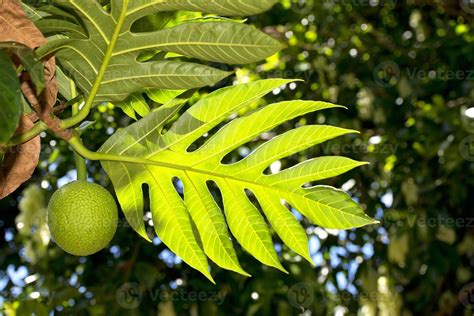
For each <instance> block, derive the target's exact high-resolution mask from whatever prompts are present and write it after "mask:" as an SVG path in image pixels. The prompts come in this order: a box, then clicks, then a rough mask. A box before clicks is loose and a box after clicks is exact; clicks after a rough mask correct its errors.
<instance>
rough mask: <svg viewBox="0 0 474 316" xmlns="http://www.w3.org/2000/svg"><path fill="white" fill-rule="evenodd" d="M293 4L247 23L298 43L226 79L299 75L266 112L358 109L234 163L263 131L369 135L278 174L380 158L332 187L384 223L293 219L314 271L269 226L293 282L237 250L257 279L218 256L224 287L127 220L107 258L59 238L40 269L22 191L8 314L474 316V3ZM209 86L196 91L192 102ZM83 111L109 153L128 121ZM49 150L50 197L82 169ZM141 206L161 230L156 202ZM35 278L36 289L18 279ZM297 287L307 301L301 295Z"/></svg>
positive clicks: (44, 171) (7, 251) (44, 166)
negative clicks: (315, 164)
mask: <svg viewBox="0 0 474 316" xmlns="http://www.w3.org/2000/svg"><path fill="white" fill-rule="evenodd" d="M292 3H293V2H292V1H288V0H284V1H282V4H279V5H277V6H275V7H274V8H273V9H272V10H271V11H269V12H267V13H264V14H260V15H258V16H257V17H251V18H249V20H248V22H247V23H248V24H254V25H256V26H257V27H259V28H264V27H265V32H267V33H269V34H272V36H274V37H276V38H280V39H281V40H282V41H285V42H286V41H287V42H288V48H286V49H284V50H283V51H282V52H280V53H278V54H276V55H273V56H271V57H269V58H268V59H267V60H266V62H265V63H263V64H258V65H249V66H245V67H240V68H237V72H236V76H234V77H231V78H229V79H228V80H227V81H226V83H227V84H230V83H231V82H243V83H246V82H253V81H256V80H259V79H262V78H271V77H282V76H283V77H287V78H295V77H298V78H302V79H304V80H305V83H299V82H292V83H288V84H286V85H284V86H282V87H281V88H278V89H275V91H272V93H271V94H269V95H267V97H266V99H265V102H264V101H259V102H258V105H259V106H261V107H262V108H265V107H263V105H264V104H265V103H268V104H273V103H278V102H282V101H284V100H292V99H295V98H296V99H306V100H324V101H326V102H330V103H333V104H345V105H348V111H324V112H316V113H314V114H312V113H308V114H306V115H305V116H304V117H302V118H298V119H293V120H290V121H288V122H286V123H284V124H282V125H281V126H279V127H276V128H275V129H274V130H273V131H272V132H271V133H268V134H266V135H262V137H261V138H258V139H256V140H254V141H253V142H248V143H247V144H245V145H243V146H241V148H239V149H238V150H235V151H232V153H231V154H229V155H228V157H226V159H227V160H226V161H231V162H232V161H239V160H241V159H243V158H244V157H245V156H246V155H248V153H249V152H252V151H254V150H255V149H256V148H257V147H258V146H259V145H260V144H261V143H262V142H264V141H266V140H267V138H266V137H267V136H268V135H270V136H272V135H274V133H275V134H281V133H284V132H286V131H287V130H289V129H293V128H296V127H300V126H305V125H307V124H308V122H311V123H313V122H316V123H317V124H330V125H335V126H344V127H346V128H351V129H356V130H360V131H362V133H361V135H360V136H358V137H352V136H351V135H347V136H343V137H341V138H338V139H334V140H331V141H330V142H328V143H324V144H322V145H320V146H316V147H313V148H311V149H308V150H305V151H302V152H299V153H298V154H295V155H292V156H290V157H286V158H282V159H281V160H280V162H279V163H276V164H274V165H273V166H272V167H271V168H270V169H273V170H278V167H279V166H281V167H282V168H285V167H287V166H293V165H296V164H298V163H300V162H303V161H306V160H308V159H311V158H314V157H319V156H326V155H345V156H346V155H347V156H350V157H351V158H352V159H354V160H357V161H369V162H370V163H371V164H370V165H367V166H364V167H363V168H359V169H357V171H352V172H350V173H348V174H346V175H342V176H340V177H338V178H337V179H328V180H325V181H323V183H325V184H328V185H331V186H335V187H340V186H343V187H344V188H345V189H348V190H349V194H350V195H351V196H352V197H353V198H355V199H356V200H357V201H358V202H359V203H360V204H361V205H362V207H363V208H364V209H366V210H367V212H368V214H370V215H375V217H376V218H377V219H379V220H381V221H382V223H381V225H380V226H376V227H374V226H368V227H366V228H363V229H358V230H357V232H353V231H347V232H346V231H334V230H325V229H321V228H320V227H317V226H313V225H312V224H311V223H309V222H308V221H307V220H306V219H304V218H301V217H299V216H298V214H296V215H297V217H298V219H299V220H300V221H301V224H302V226H303V227H304V229H305V230H306V232H307V233H308V235H309V245H310V249H309V250H310V256H311V259H312V260H313V261H314V262H315V263H316V267H311V266H309V265H308V264H307V263H305V262H303V261H302V260H301V259H302V258H301V256H298V255H296V254H295V253H294V251H292V250H290V249H289V248H288V247H287V246H285V245H284V244H283V243H282V242H281V240H280V239H279V237H278V236H277V235H274V237H273V239H274V243H275V249H276V251H277V253H278V254H279V255H281V256H280V257H281V258H282V262H281V264H282V266H283V267H284V268H285V269H286V270H288V271H289V272H290V274H289V275H283V274H281V273H280V272H279V271H277V270H274V269H265V268H262V266H261V265H258V264H255V263H256V261H255V260H254V259H253V258H251V256H249V255H248V254H247V253H245V252H243V251H242V250H241V249H240V248H239V247H235V251H236V253H237V256H238V257H239V261H240V265H241V267H242V269H244V270H245V271H246V272H248V273H249V274H252V275H253V277H252V278H251V279H246V278H244V277H241V276H239V275H237V274H232V273H228V272H226V271H225V270H220V269H219V268H218V267H215V266H214V265H213V264H212V263H211V266H212V270H213V277H214V279H215V280H216V283H217V286H212V285H211V284H210V283H209V282H205V280H203V278H202V277H201V276H200V275H198V274H197V273H195V272H194V271H193V270H192V269H189V268H187V267H186V266H185V265H182V264H181V261H180V260H179V258H177V257H175V256H173V255H172V254H170V253H169V251H168V250H167V248H166V246H165V245H164V244H163V243H161V241H160V240H159V239H157V238H154V239H153V243H154V244H148V243H147V242H146V241H144V240H142V239H138V238H136V236H134V234H131V233H130V229H129V227H126V226H127V225H128V224H125V222H124V224H123V225H122V227H120V229H119V232H118V234H117V236H116V238H115V239H114V241H113V243H112V245H111V248H110V251H109V252H102V253H100V254H98V255H96V256H92V257H89V258H85V259H77V258H72V257H70V256H65V255H64V254H62V253H59V252H58V251H57V249H56V248H55V247H53V246H50V247H49V251H48V256H47V257H46V258H45V257H42V259H41V260H39V261H38V262H37V263H35V264H32V263H29V261H28V259H27V257H25V255H24V252H23V248H22V247H23V242H26V241H27V240H28V239H26V238H25V237H21V236H20V235H19V234H18V233H17V232H16V229H15V224H14V218H15V216H16V215H17V210H16V209H17V198H18V197H19V196H20V195H19V194H14V195H12V196H11V197H10V198H7V199H5V200H2V201H0V205H1V206H0V209H2V211H3V210H6V212H2V213H4V214H5V216H3V215H2V222H0V226H1V228H2V230H3V231H2V234H0V238H3V239H4V240H5V242H3V240H2V254H1V255H0V262H1V263H0V265H1V266H2V271H5V272H4V274H3V275H2V278H1V280H2V282H7V283H6V285H5V290H4V291H3V292H2V296H3V297H5V298H6V300H7V301H8V302H9V303H8V304H7V305H6V306H7V307H8V308H10V307H11V306H13V307H15V308H17V307H18V306H19V305H22V306H25V307H23V308H24V309H27V308H31V305H32V304H36V307H37V306H38V304H42V305H46V306H48V307H52V306H55V307H56V310H55V312H56V313H57V314H62V313H66V314H80V313H83V314H104V313H106V312H109V313H113V314H124V315H133V314H137V315H138V314H156V313H158V310H160V311H161V312H160V314H163V315H166V314H173V313H176V314H189V313H196V312H198V313H200V314H205V315H218V314H223V315H229V314H235V315H239V314H249V315H251V314H257V315H266V314H268V315H270V314H271V315H274V314H282V315H291V314H293V315H296V314H300V313H301V312H302V308H304V309H305V310H306V312H307V313H309V312H311V313H312V314H316V315H320V314H321V315H324V314H334V313H336V312H337V313H341V312H346V313H347V314H356V313H357V312H359V313H364V314H368V315H376V314H377V313H383V314H388V315H398V314H402V313H403V314H408V315H409V314H433V313H437V314H456V315H462V314H463V313H464V314H465V315H468V314H469V313H470V309H469V307H470V306H469V304H468V303H466V301H465V300H464V301H463V300H462V297H463V296H462V295H465V294H463V293H466V288H464V286H465V285H469V284H470V282H472V272H471V270H472V265H473V263H472V260H473V255H474V251H473V249H472V245H473V242H472V241H473V237H472V236H473V235H472V224H469V221H470V218H471V217H472V214H471V210H472V207H471V206H472V205H471V204H472V203H471V200H472V199H471V198H470V196H469V192H472V190H473V187H474V183H473V182H472V179H473V177H472V174H473V163H472V160H470V159H472V155H470V154H469V151H468V149H469V147H467V148H466V144H468V141H469V135H471V134H472V131H473V130H472V126H473V125H472V124H473V123H472V122H473V121H472V115H471V116H469V115H468V114H469V113H470V112H468V110H469V109H470V108H472V103H471V102H470V99H471V98H472V96H471V92H472V80H469V72H470V71H471V69H472V67H473V66H472V65H473V63H474V60H473V59H472V56H474V55H473V54H472V40H473V29H472V21H473V20H472V19H473V16H472V14H471V13H470V12H472V11H469V10H467V9H466V8H465V7H462V5H463V3H464V2H459V3H458V2H456V3H455V2H443V3H441V2H439V3H438V2H429V3H428V2H412V1H408V2H406V3H401V2H398V1H397V2H395V1H383V4H382V1H380V2H378V4H373V6H372V5H370V6H369V5H368V4H367V3H368V2H366V1H356V2H354V1H334V2H328V1H323V2H316V1H314V2H312V3H314V6H313V7H297V6H295V5H292ZM301 3H304V1H303V2H301ZM374 3H375V2H374ZM183 14H184V15H185V14H187V13H183ZM181 17H182V16H181ZM193 18H196V17H195V16H193ZM199 18H201V17H198V19H199ZM173 23H174V25H178V24H179V22H173ZM180 58H181V57H180ZM387 65H388V66H389V67H388V68H386V66H387ZM219 68H222V69H224V70H225V71H229V70H233V68H229V67H219ZM397 69H398V70H397ZM392 70H395V72H393V71H392ZM430 71H431V74H430V75H428V73H429V72H430ZM433 71H435V73H434V75H433ZM456 73H458V74H459V73H460V75H455V74H456ZM453 74H454V75H453ZM448 75H449V76H448ZM384 76H385V77H384ZM381 78H382V80H380V79H381ZM387 80H388V81H387ZM219 85H221V84H219ZM206 94H207V93H206V90H201V92H200V93H199V94H198V95H194V96H193V97H191V100H190V102H189V103H190V104H193V103H195V102H198V99H199V98H201V97H202V96H204V95H206ZM140 96H141V94H140ZM144 100H146V101H147V102H148V103H149V106H150V109H153V108H154V107H156V103H153V102H151V101H150V98H149V96H148V94H147V95H145V96H144ZM167 101H168V100H163V102H158V103H159V104H164V103H166V102H167ZM255 106H256V105H252V106H251V107H250V108H251V109H255ZM247 111H249V109H245V110H244V112H243V113H240V115H245V114H247V113H248V112H247ZM88 119H89V120H90V121H94V122H93V123H91V125H90V126H92V128H91V127H89V129H88V132H87V134H85V136H84V138H83V139H84V142H85V143H86V144H87V145H88V147H90V148H98V147H100V145H101V144H102V143H103V142H104V141H106V139H107V138H108V136H107V133H110V132H111V131H113V130H116V129H117V128H119V127H123V126H127V125H128V124H129V123H130V120H128V119H127V118H124V117H123V115H122V113H121V112H120V111H118V110H117V109H116V108H114V107H113V106H112V105H110V104H103V105H98V106H97V111H94V113H92V114H91V115H90V116H89V118H88ZM219 127H220V126H219ZM166 128H168V127H166ZM216 131H217V130H212V131H211V135H212V134H213V133H215V132H216ZM205 140H207V139H205V138H204V139H201V141H205ZM51 141H52V138H51V137H50V136H46V137H45V138H44V139H43V143H44V144H46V143H47V144H49V143H50V142H51ZM53 144H54V146H51V147H48V148H45V149H44V151H43V154H42V157H41V158H42V159H41V161H42V162H41V164H40V165H39V168H38V171H37V173H36V174H35V176H34V179H33V182H36V183H38V184H40V183H41V184H42V186H43V188H45V189H44V190H42V193H43V194H45V195H46V198H47V197H48V196H49V194H50V191H51V190H53V189H54V188H56V187H57V186H58V184H60V185H61V184H63V183H64V182H65V181H67V179H69V177H71V175H68V176H66V177H65V175H66V174H67V172H68V171H69V170H70V166H71V164H72V163H73V156H72V155H71V154H68V153H67V150H66V149H67V146H68V144H67V143H66V142H64V141H59V142H56V141H55V142H54V143H53ZM88 168H89V170H90V171H91V177H94V179H95V181H96V182H101V183H103V184H104V185H106V184H108V180H107V177H106V176H105V175H104V174H103V172H102V171H101V168H100V166H99V165H98V164H97V163H95V162H89V163H88ZM72 177H73V175H72ZM216 199H217V201H218V202H219V197H218V196H217V197H216ZM144 208H145V215H144V218H145V221H146V222H147V223H148V224H150V222H149V221H150V220H151V216H149V215H151V214H149V213H148V201H147V197H146V196H145V200H144ZM8 210H10V212H8ZM151 224H153V223H152V222H151ZM123 226H125V227H123ZM272 229H273V228H271V229H270V230H272ZM197 240H198V242H201V241H200V240H199V238H198V239H197ZM157 256H159V258H160V259H161V260H158V261H157V259H156V257H157ZM26 266H27V268H26ZM26 269H27V271H26V272H25V270H26ZM7 271H8V272H7ZM7 273H8V274H7ZM0 275H1V272H0ZM27 276H28V279H27V280H28V283H26V282H24V281H23V280H25V278H26V277H27ZM58 276H60V277H58ZM34 278H36V281H33V282H31V280H32V279H34ZM3 280H5V281H3ZM127 282H132V283H127ZM134 282H137V284H138V285H137V284H135V283H134ZM2 284H4V283H1V282H0V286H2ZM134 285H137V286H135V287H134ZM1 289H2V288H0V290H1ZM36 292H39V293H41V294H40V297H39V298H35V299H33V298H31V297H37V296H36V294H35V295H32V296H31V297H30V296H29V295H30V293H36ZM17 293H20V294H17ZM53 293H54V295H53ZM123 293H132V294H131V295H132V296H129V297H125V298H129V299H130V298H132V300H124V299H123V298H124V297H122V296H120V294H123ZM133 293H138V294H139V295H135V294H133ZM292 293H293V294H294V293H301V294H305V293H306V294H308V296H304V297H305V298H306V299H304V300H303V301H301V300H298V301H296V300H295V298H294V297H293V296H291V295H292ZM310 294H311V295H310ZM299 298H300V299H301V297H299ZM127 302H128V304H127ZM135 302H139V304H138V305H134V303H135ZM298 302H300V303H298ZM301 302H302V303H301ZM20 303H21V304H20ZM130 303H132V305H130ZM301 304H304V306H301ZM15 308H13V309H15ZM38 308H39V307H37V310H38Z"/></svg>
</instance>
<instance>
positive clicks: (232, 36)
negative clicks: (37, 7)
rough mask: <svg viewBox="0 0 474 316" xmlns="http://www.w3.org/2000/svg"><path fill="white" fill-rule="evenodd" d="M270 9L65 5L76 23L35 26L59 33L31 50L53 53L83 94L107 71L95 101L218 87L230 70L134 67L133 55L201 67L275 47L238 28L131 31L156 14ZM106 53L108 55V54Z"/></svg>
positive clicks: (243, 1)
mask: <svg viewBox="0 0 474 316" xmlns="http://www.w3.org/2000/svg"><path fill="white" fill-rule="evenodd" d="M274 3H275V1H274V0H264V1H253V0H252V1H250V0H239V1H229V0H216V1H202V0H201V1H198V0H188V1H161V0H147V1H142V0H138V1H137V0H133V1H131V0H111V1H110V4H111V12H110V13H109V12H107V11H105V10H104V9H103V7H102V6H101V5H100V4H99V2H98V1H96V0H90V1H79V0H65V1H61V2H60V5H61V6H62V7H63V8H64V10H68V11H70V12H74V13H75V14H77V16H78V17H79V19H80V21H76V23H75V24H74V23H73V24H74V26H72V25H70V24H71V22H70V21H68V20H67V21H66V20H64V19H62V18H61V17H59V18H57V19H55V18H54V15H53V16H50V17H48V18H46V19H45V20H40V21H38V22H37V23H38V25H39V26H40V27H41V28H42V29H43V30H44V31H45V32H48V31H53V32H55V33H57V32H61V33H63V34H64V35H65V37H61V38H57V39H55V40H52V41H50V42H49V43H48V44H47V45H45V46H43V47H42V48H40V49H39V50H38V52H39V54H40V55H43V56H46V55H49V54H52V53H55V54H56V56H57V57H58V59H59V60H60V61H61V63H62V66H63V67H64V69H65V70H66V72H67V73H68V75H70V76H71V77H72V78H73V79H74V81H75V82H76V83H77V85H78V88H79V89H80V90H81V91H82V92H83V93H84V94H85V95H86V96H87V95H88V94H89V93H90V92H91V90H92V88H93V85H94V82H95V80H96V77H97V75H98V74H99V73H100V71H101V70H104V67H105V66H107V67H106V68H105V76H104V78H103V80H102V82H100V88H99V89H98V93H97V95H96V98H95V101H96V102H100V101H110V102H113V101H124V100H125V99H127V98H128V97H129V96H130V95H131V94H133V93H135V92H139V91H143V90H144V89H146V88H162V89H191V88H197V87H203V86H206V85H212V84H214V83H216V82H219V81H220V80H222V79H223V78H225V77H226V76H228V75H229V74H230V72H226V71H222V70H219V69H215V68H212V67H208V66H204V65H200V64H197V63H191V62H184V61H178V60H149V61H139V57H140V55H141V54H143V53H146V52H147V51H162V52H172V53H178V54H182V55H184V56H185V57H191V58H199V59H202V60H206V61H215V62H226V63H234V64H235V63H249V62H254V61H258V60H261V59H264V58H266V57H268V56H270V55H272V54H273V53H275V52H277V51H278V50H280V49H281V48H282V45H281V44H280V43H279V42H278V41H276V40H274V39H273V38H271V37H269V36H268V35H265V34H264V33H262V32H260V31H258V30H256V29H255V28H253V27H251V26H249V25H245V24H243V23H236V22H225V21H218V22H212V21H211V22H199V23H193V22H187V23H183V24H180V25H178V26H175V27H171V28H165V29H162V30H156V31H153V32H144V33H136V32H133V31H132V29H133V26H134V24H135V22H137V21H140V20H141V19H143V18H146V17H149V16H152V15H156V14H157V13H160V12H161V13H164V12H169V11H176V10H190V11H196V10H202V11H205V12H209V13H216V14H224V15H246V14H255V13H259V12H262V11H263V10H265V9H268V8H269V7H271V6H272V5H273V4H274ZM160 16H161V15H160ZM163 18H164V19H166V16H165V15H163ZM155 22H156V21H155ZM82 25H83V27H82ZM107 53H111V54H109V55H110V56H109V55H108V54H107ZM104 56H106V57H105V58H104Z"/></svg>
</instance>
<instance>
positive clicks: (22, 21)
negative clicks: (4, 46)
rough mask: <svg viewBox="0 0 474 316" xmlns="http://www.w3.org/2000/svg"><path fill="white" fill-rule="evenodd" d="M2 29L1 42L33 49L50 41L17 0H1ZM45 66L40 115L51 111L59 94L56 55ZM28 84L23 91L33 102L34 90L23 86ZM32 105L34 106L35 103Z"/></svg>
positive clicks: (0, 20)
mask: <svg viewBox="0 0 474 316" xmlns="http://www.w3.org/2000/svg"><path fill="white" fill-rule="evenodd" d="M0 30H1V32H0V42H18V43H21V44H23V45H26V46H28V47H30V48H33V49H35V48H37V47H39V46H41V45H43V44H46V43H47V42H48V40H47V39H46V38H45V37H44V36H43V34H42V33H41V31H40V30H39V29H38V28H37V27H36V26H35V24H34V23H33V22H32V21H31V20H29V19H28V18H27V17H26V15H25V12H24V11H23V9H22V7H21V5H20V3H19V2H18V1H17V0H0ZM44 66H45V86H46V88H45V89H44V91H43V95H42V96H40V97H41V101H42V102H41V107H40V108H37V109H35V110H36V111H38V110H39V111H41V113H38V114H40V115H41V114H42V113H43V114H47V113H49V112H50V111H51V109H52V107H53V105H54V103H55V102H56V97H57V95H58V87H57V83H56V78H55V71H56V61H55V59H54V57H51V58H49V59H48V60H46V61H45V63H44ZM24 77H25V76H23V77H22V78H24ZM28 86H30V85H26V86H25V85H22V91H23V94H24V95H25V97H26V98H27V100H28V101H29V102H30V103H32V102H33V101H34V100H35V99H37V98H33V96H32V93H33V91H34V90H31V89H23V87H28ZM32 105H33V106H34V105H35V104H32Z"/></svg>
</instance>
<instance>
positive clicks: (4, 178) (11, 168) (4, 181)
mask: <svg viewBox="0 0 474 316" xmlns="http://www.w3.org/2000/svg"><path fill="white" fill-rule="evenodd" d="M32 126H33V122H32V121H31V120H30V119H29V118H28V117H27V116H22V117H21V119H20V126H19V127H18V129H17V131H16V133H17V134H20V133H24V132H25V131H27V130H29V129H30V128H31V127H32ZM40 151H41V142H40V138H39V136H37V137H35V138H33V139H32V140H30V141H28V142H26V143H23V144H21V145H18V146H13V147H9V148H7V150H6V152H5V156H4V159H3V162H2V163H1V164H0V199H3V198H4V197H6V196H8V195H10V194H11V193H12V192H13V191H15V190H16V189H18V187H19V186H20V185H21V184H22V183H24V182H26V181H27V180H28V179H30V178H31V175H32V174H33V172H34V171H35V168H36V166H37V165H38V161H39V155H40Z"/></svg>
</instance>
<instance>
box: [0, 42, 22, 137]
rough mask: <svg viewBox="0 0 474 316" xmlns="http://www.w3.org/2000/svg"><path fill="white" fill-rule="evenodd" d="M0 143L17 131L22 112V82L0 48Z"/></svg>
mask: <svg viewBox="0 0 474 316" xmlns="http://www.w3.org/2000/svg"><path fill="white" fill-rule="evenodd" d="M0 104H1V105H2V106H1V107H0V144H6V143H7V142H8V141H9V140H10V138H11V137H12V136H13V133H15V130H16V128H17V127H18V123H19V120H20V113H21V90H20V82H19V81H18V77H17V75H16V72H15V69H14V68H13V64H12V62H11V60H10V58H9V57H8V55H7V54H6V53H5V52H3V51H2V50H0Z"/></svg>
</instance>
